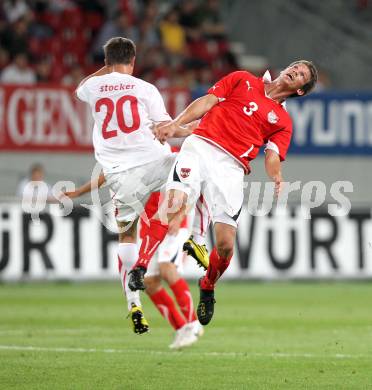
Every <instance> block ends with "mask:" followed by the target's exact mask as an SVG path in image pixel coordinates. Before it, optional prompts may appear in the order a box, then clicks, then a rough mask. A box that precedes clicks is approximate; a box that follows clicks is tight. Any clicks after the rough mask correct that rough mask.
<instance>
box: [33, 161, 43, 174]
mask: <svg viewBox="0 0 372 390" xmlns="http://www.w3.org/2000/svg"><path fill="white" fill-rule="evenodd" d="M36 171H43V172H44V167H43V166H42V165H41V164H40V163H35V164H33V165H31V167H30V172H31V173H34V172H36Z"/></svg>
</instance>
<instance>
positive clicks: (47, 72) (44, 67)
mask: <svg viewBox="0 0 372 390" xmlns="http://www.w3.org/2000/svg"><path fill="white" fill-rule="evenodd" d="M35 73H36V81H37V82H38V83H49V82H51V81H52V77H51V73H52V69H51V65H50V61H49V60H48V59H46V58H43V59H41V60H39V61H38V62H37V64H36V66H35Z"/></svg>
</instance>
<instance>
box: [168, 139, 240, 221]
mask: <svg viewBox="0 0 372 390" xmlns="http://www.w3.org/2000/svg"><path fill="white" fill-rule="evenodd" d="M171 189H175V190H181V191H183V192H185V193H186V194H187V195H188V204H189V205H190V206H194V205H195V203H196V200H197V199H198V197H199V195H200V194H203V196H204V198H205V201H206V202H207V205H208V208H209V210H210V214H211V217H212V221H213V222H214V223H215V222H222V223H226V224H229V225H232V226H235V227H236V226H237V223H238V218H239V215H240V211H241V208H242V204H243V199H244V169H243V167H242V166H241V165H240V164H239V163H238V162H237V161H236V160H235V159H234V158H233V157H232V156H230V155H229V154H228V153H227V152H224V151H223V150H222V149H220V148H218V147H217V146H214V145H213V144H211V143H209V142H207V141H205V140H204V139H202V138H200V137H197V136H195V135H191V136H189V137H188V138H186V140H185V142H184V143H183V145H182V148H181V150H180V152H179V153H178V155H177V158H176V161H175V163H174V165H173V168H172V170H171V172H170V174H169V177H168V181H167V190H171Z"/></svg>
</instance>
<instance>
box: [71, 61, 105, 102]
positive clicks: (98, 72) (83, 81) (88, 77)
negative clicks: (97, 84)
mask: <svg viewBox="0 0 372 390" xmlns="http://www.w3.org/2000/svg"><path fill="white" fill-rule="evenodd" d="M107 73H110V69H109V67H108V66H107V65H105V66H103V67H102V68H101V69H98V70H97V71H96V72H94V73H92V74H90V75H89V76H87V77H85V78H84V79H83V80H81V81H80V83H79V85H78V86H77V88H76V89H75V96H76V97H79V96H78V94H77V90H78V89H79V88H80V87H81V86H82V85H83V84H84V83H85V82H86V81H87V80H89V79H90V78H91V77H95V76H103V75H104V74H107Z"/></svg>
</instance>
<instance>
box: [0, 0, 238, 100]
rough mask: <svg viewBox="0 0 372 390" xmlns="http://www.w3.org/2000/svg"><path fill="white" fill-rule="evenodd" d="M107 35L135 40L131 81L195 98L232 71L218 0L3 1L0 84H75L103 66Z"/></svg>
mask: <svg viewBox="0 0 372 390" xmlns="http://www.w3.org/2000/svg"><path fill="white" fill-rule="evenodd" d="M112 36H125V37H128V38H131V39H133V40H134V42H135V43H136V45H137V62H136V68H135V72H136V73H135V76H138V77H141V78H143V79H145V80H147V81H149V82H152V83H154V84H156V85H157V86H158V87H160V88H162V87H168V86H172V87H188V88H190V89H191V90H192V95H193V98H195V97H198V96H200V95H201V94H203V93H204V92H205V90H206V88H207V87H208V86H210V85H211V84H212V83H213V81H214V80H216V79H218V78H219V77H221V76H222V75H224V74H226V73H228V72H230V71H232V70H235V69H236V68H237V65H236V61H235V58H234V56H233V55H232V54H231V52H230V49H229V43H228V40H227V37H226V31H225V26H224V24H223V22H222V19H221V16H220V7H219V3H218V0H204V1H197V0H184V1H174V2H172V1H156V0H118V1H111V0H90V1H84V0H4V1H2V2H1V5H0V72H1V74H0V79H1V81H2V82H3V83H22V84H33V83H59V84H61V83H63V84H66V85H76V83H78V82H79V80H81V79H82V78H83V77H84V75H86V74H89V73H90V72H92V71H94V70H96V69H98V68H99V67H100V66H102V61H103V52H102V46H103V44H104V43H105V42H106V41H107V40H108V39H109V38H111V37H112Z"/></svg>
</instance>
